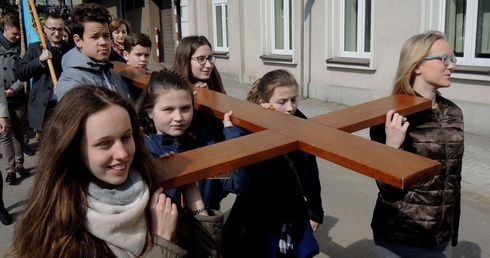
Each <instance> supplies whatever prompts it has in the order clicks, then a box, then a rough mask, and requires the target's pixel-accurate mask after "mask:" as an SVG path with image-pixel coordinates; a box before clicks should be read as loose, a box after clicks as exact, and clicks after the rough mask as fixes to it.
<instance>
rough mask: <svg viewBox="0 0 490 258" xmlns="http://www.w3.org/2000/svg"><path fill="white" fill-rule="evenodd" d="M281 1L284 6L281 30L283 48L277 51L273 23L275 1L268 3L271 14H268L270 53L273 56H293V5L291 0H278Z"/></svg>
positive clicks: (274, 25)
mask: <svg viewBox="0 0 490 258" xmlns="http://www.w3.org/2000/svg"><path fill="white" fill-rule="evenodd" d="M280 1H283V5H284V14H288V15H284V19H283V20H282V22H283V25H284V28H283V38H282V40H283V42H284V48H283V49H277V48H276V40H277V39H276V36H275V35H276V34H275V33H276V22H275V15H276V9H275V5H274V4H275V0H271V1H270V5H271V6H270V7H271V12H270V24H271V27H270V31H271V33H270V34H269V35H271V50H272V51H271V52H272V54H273V55H292V54H293V45H294V44H293V34H294V33H293V28H292V27H293V24H292V23H293V21H294V19H293V18H294V17H293V16H294V12H293V3H292V0H280Z"/></svg>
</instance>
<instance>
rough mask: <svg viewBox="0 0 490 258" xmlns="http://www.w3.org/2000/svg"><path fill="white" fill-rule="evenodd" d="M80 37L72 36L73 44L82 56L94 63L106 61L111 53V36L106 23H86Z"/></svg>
mask: <svg viewBox="0 0 490 258" xmlns="http://www.w3.org/2000/svg"><path fill="white" fill-rule="evenodd" d="M83 26H84V32H83V35H82V37H80V35H78V34H74V35H73V40H74V41H75V44H76V45H77V47H78V48H79V49H80V52H82V54H84V55H86V56H88V57H90V58H91V59H93V60H95V61H101V62H102V61H107V60H108V59H109V54H110V53H111V34H110V33H109V25H108V24H107V23H98V22H86V23H85V24H84V25H83Z"/></svg>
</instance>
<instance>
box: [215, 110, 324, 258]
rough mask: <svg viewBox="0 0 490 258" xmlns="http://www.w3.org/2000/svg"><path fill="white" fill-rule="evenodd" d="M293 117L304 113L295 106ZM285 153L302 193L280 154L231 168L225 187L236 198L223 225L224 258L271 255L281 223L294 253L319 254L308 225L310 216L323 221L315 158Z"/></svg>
mask: <svg viewBox="0 0 490 258" xmlns="http://www.w3.org/2000/svg"><path fill="white" fill-rule="evenodd" d="M295 116H298V117H303V118H305V117H304V115H303V114H302V113H301V112H299V111H297V113H295ZM224 132H225V138H226V139H227V140H228V139H232V138H236V137H239V136H241V135H244V134H248V133H249V132H245V131H243V130H237V128H225V130H224ZM287 157H288V159H289V160H290V161H292V163H293V165H294V168H295V170H296V172H297V175H298V177H299V181H300V182H301V186H302V189H303V192H304V198H303V196H301V191H300V187H299V185H298V180H297V178H296V175H295V173H294V172H293V170H292V169H291V168H290V166H289V163H288V162H289V161H288V159H287V158H285V157H284V156H283V155H282V156H278V157H274V158H271V159H268V160H265V161H261V162H258V163H255V164H252V165H249V166H246V167H243V168H240V169H236V170H235V171H234V172H233V173H232V175H231V177H230V179H229V180H228V183H227V184H226V190H228V191H230V192H233V193H235V194H236V195H237V197H236V200H235V203H234V204H233V208H232V209H231V212H230V215H229V217H228V219H227V221H226V223H225V227H224V232H223V248H224V250H223V254H224V257H275V252H276V251H277V247H278V243H279V236H280V233H281V227H282V225H283V224H284V223H291V225H292V231H291V232H290V234H291V236H292V239H293V243H294V249H295V252H296V256H297V257H312V256H313V255H315V254H317V253H318V244H317V242H316V240H315V238H314V237H313V233H312V231H311V227H310V224H309V220H310V219H311V220H313V221H315V222H318V223H322V222H323V208H322V201H321V186H320V179H319V175H318V166H317V163H316V158H315V156H313V155H310V154H308V153H305V152H303V151H294V152H291V153H288V154H287ZM305 199H306V201H305ZM303 252H304V253H303Z"/></svg>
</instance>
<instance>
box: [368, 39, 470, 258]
mask: <svg viewBox="0 0 490 258" xmlns="http://www.w3.org/2000/svg"><path fill="white" fill-rule="evenodd" d="M455 66H456V58H455V57H454V54H453V50H452V48H451V46H450V45H449V43H448V41H447V39H446V37H445V35H444V34H443V33H441V32H438V31H428V32H425V33H422V34H418V35H415V36H413V37H411V38H409V39H408V40H407V41H406V43H405V44H404V45H403V47H402V51H401V54H400V60H399V64H398V70H397V73H396V76H395V80H394V86H393V92H392V93H393V94H398V93H401V94H408V95H414V96H419V97H423V98H426V99H430V100H432V108H431V109H427V110H423V111H420V112H418V113H415V114H412V115H409V116H407V117H404V116H401V115H400V114H398V113H395V112H394V111H392V110H390V111H388V113H387V114H386V122H385V124H381V125H379V126H375V127H372V128H371V130H370V136H371V139H372V140H374V141H377V142H380V143H384V144H386V145H389V146H391V147H393V148H400V149H402V150H404V151H408V152H412V153H415V154H418V155H421V156H424V157H426V158H429V159H433V160H435V161H438V162H440V164H441V171H440V173H439V174H437V175H435V176H432V177H429V178H427V179H426V180H424V181H421V182H418V183H416V184H414V185H413V186H411V187H409V188H407V189H397V188H394V187H392V186H390V185H387V184H384V183H381V182H377V184H378V188H379V194H378V199H377V201H376V206H375V208H374V214H373V219H372V223H371V228H372V229H373V235H374V242H375V244H376V248H377V251H378V254H379V256H380V257H417V258H420V257H451V253H452V250H451V249H452V246H456V244H457V242H458V228H459V218H460V213H461V209H460V202H461V168H462V159H463V151H464V144H463V142H464V131H463V113H462V111H461V109H460V108H459V107H458V106H457V105H456V104H454V103H453V102H451V101H450V100H448V99H446V98H444V97H442V95H441V94H440V92H439V90H440V89H443V88H448V87H449V86H450V85H451V74H452V73H453V71H454V68H455Z"/></svg>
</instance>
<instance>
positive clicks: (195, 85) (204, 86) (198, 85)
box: [194, 81, 209, 89]
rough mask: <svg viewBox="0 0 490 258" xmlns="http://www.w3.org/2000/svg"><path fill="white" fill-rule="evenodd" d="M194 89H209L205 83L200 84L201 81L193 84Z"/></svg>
mask: <svg viewBox="0 0 490 258" xmlns="http://www.w3.org/2000/svg"><path fill="white" fill-rule="evenodd" d="M194 87H196V88H204V89H209V86H208V84H207V83H205V82H202V81H198V82H196V83H194Z"/></svg>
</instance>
